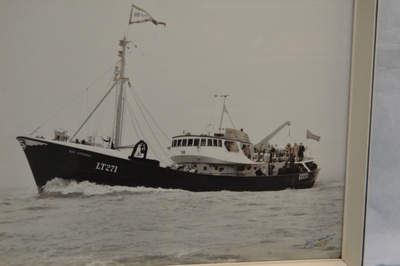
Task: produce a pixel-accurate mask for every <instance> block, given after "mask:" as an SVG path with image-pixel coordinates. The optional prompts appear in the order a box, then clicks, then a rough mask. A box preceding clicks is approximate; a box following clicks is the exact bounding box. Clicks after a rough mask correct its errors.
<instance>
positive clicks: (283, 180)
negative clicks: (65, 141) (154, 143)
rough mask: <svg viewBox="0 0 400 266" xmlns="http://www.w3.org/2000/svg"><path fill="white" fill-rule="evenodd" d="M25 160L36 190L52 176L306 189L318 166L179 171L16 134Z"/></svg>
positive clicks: (155, 184) (195, 186) (201, 187)
mask: <svg viewBox="0 0 400 266" xmlns="http://www.w3.org/2000/svg"><path fill="white" fill-rule="evenodd" d="M17 139H18V141H19V142H20V144H21V146H22V147H23V149H24V152H25V155H26V157H27V159H28V162H29V165H30V167H31V170H32V173H33V176H34V178H35V182H36V185H37V187H38V189H39V191H41V190H42V188H43V186H44V185H45V184H46V183H47V182H48V181H50V180H52V179H53V178H55V177H58V178H62V179H66V180H75V181H77V182H82V181H89V182H93V183H96V184H101V185H109V186H128V187H139V186H143V187H150V188H165V189H183V190H189V191H222V190H227V191H267V190H283V189H286V188H310V187H312V186H313V185H314V183H315V181H316V179H317V176H318V173H319V169H316V170H314V171H312V172H309V173H308V175H307V176H304V175H302V176H300V174H288V175H280V176H223V175H205V174H196V173H189V172H182V171H178V170H173V169H169V168H164V167H160V166H157V165H155V164H152V163H151V161H148V162H146V160H143V161H140V160H138V161H136V160H135V161H132V160H129V159H124V158H118V157H115V156H110V155H106V154H102V153H99V152H95V151H89V150H86V149H80V148H79V146H73V147H69V146H66V145H62V144H58V143H57V142H48V141H46V140H42V139H33V138H27V137H18V138H17Z"/></svg>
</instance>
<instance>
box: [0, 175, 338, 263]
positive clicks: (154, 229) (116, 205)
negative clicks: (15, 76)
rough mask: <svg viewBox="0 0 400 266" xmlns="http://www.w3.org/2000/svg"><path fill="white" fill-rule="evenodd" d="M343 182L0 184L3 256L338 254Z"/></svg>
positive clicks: (174, 259) (138, 259)
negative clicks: (222, 187)
mask: <svg viewBox="0 0 400 266" xmlns="http://www.w3.org/2000/svg"><path fill="white" fill-rule="evenodd" d="M343 194H344V186H343V181H330V180H329V179H320V180H319V181H318V182H317V183H316V185H315V186H314V187H313V188H311V189H304V190H294V189H286V190H283V191H267V192H227V191H222V192H188V191H182V190H167V189H150V188H143V187H139V188H128V187H109V186H100V185H95V184H92V183H89V182H83V183H79V184H78V183H76V182H66V181H63V180H60V179H54V180H52V181H51V182H49V183H48V184H47V185H46V187H45V190H44V192H43V193H42V194H39V193H38V192H37V191H36V190H34V189H22V188H19V189H1V196H0V264H1V265H164V264H190V263H219V262H220V263H223V262H242V261H266V260H288V259H316V258H339V257H340V254H341V240H342V239H341V238H342V218H343V202H344V199H343Z"/></svg>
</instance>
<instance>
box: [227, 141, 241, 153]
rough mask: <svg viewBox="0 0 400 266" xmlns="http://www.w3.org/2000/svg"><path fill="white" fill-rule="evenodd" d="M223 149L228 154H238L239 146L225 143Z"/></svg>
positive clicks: (228, 142) (234, 143)
mask: <svg viewBox="0 0 400 266" xmlns="http://www.w3.org/2000/svg"><path fill="white" fill-rule="evenodd" d="M225 148H226V149H227V150H228V151H230V152H239V146H238V144H237V143H236V142H233V141H229V140H227V141H225Z"/></svg>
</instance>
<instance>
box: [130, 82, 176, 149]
mask: <svg viewBox="0 0 400 266" xmlns="http://www.w3.org/2000/svg"><path fill="white" fill-rule="evenodd" d="M130 88H131V90H130V91H131V92H132V93H133V96H134V98H135V100H136V98H137V100H138V101H139V103H140V104H141V106H143V109H144V110H145V111H146V113H147V114H148V116H149V117H150V118H151V120H152V121H153V123H154V125H155V126H156V127H157V128H158V130H160V132H161V133H162V134H163V135H164V137H165V138H166V140H167V141H168V142H171V138H169V137H168V136H167V135H166V134H165V133H164V131H162V129H161V128H160V127H159V126H158V124H157V122H156V121H155V120H154V118H153V117H152V115H151V114H150V112H149V111H148V110H147V108H146V106H145V105H144V104H143V103H142V101H141V100H140V98H139V96H138V95H137V93H136V92H135V90H134V89H133V88H132V87H130ZM146 122H147V121H146Z"/></svg>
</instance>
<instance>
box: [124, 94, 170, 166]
mask: <svg viewBox="0 0 400 266" xmlns="http://www.w3.org/2000/svg"><path fill="white" fill-rule="evenodd" d="M129 91H131V92H132V90H129ZM132 95H133V98H134V100H135V101H136V104H137V106H138V108H139V111H140V112H141V114H142V116H143V118H144V120H145V121H146V124H147V126H148V128H149V130H150V132H151V134H152V135H153V137H154V139H155V140H156V142H157V144H158V146H159V147H160V148H161V150H162V151H163V153H164V155H165V156H166V157H167V158H168V155H167V153H166V152H165V150H164V148H163V146H162V145H161V143H160V142H159V140H158V138H157V137H156V135H155V133H154V131H153V130H152V128H151V126H150V123H149V122H148V120H147V118H146V115H145V114H144V113H143V110H142V108H144V109H145V107H144V106H143V105H140V104H139V102H138V99H136V97H135V95H134V94H133V93H132ZM128 105H129V102H128ZM129 107H130V105H129ZM130 108H131V107H130ZM130 110H131V111H132V109H130ZM148 115H149V116H150V114H148ZM153 122H154V120H153ZM154 123H155V122H154ZM157 127H158V126H157ZM158 128H159V127H158ZM139 129H140V132H141V133H142V135H143V136H144V134H143V131H142V129H141V128H140V126H139ZM160 131H161V130H160ZM150 148H151V149H152V151H153V152H154V154H155V155H156V156H157V158H158V159H159V160H160V161H162V160H161V159H160V158H159V157H158V155H157V153H156V152H155V151H154V150H153V148H152V147H151V146H150ZM163 163H165V162H163Z"/></svg>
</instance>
